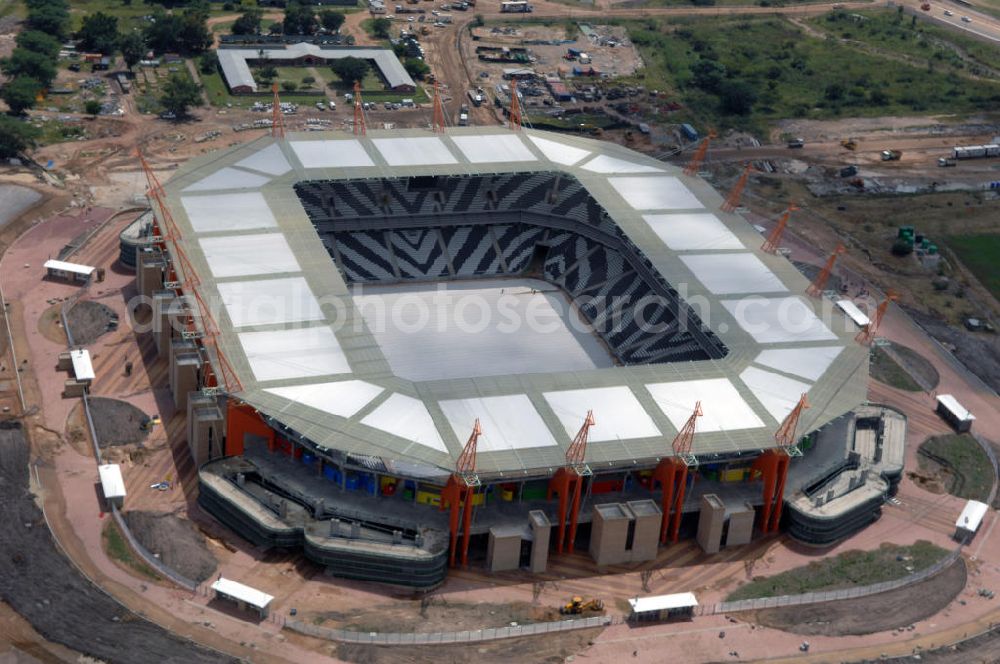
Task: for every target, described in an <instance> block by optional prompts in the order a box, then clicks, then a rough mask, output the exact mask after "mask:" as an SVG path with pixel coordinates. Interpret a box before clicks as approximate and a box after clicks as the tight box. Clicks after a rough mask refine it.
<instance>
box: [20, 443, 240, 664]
mask: <svg viewBox="0 0 1000 664" xmlns="http://www.w3.org/2000/svg"><path fill="white" fill-rule="evenodd" d="M6 426H8V427H9V426H10V425H9V424H8V425H6ZM0 520H2V522H3V523H4V526H5V527H4V536H3V537H2V538H0V596H2V598H3V600H4V601H6V602H8V603H9V604H10V605H11V606H12V607H13V608H14V609H15V610H16V611H17V612H18V613H20V614H21V615H22V616H24V617H25V618H26V619H27V620H28V622H30V623H31V625H32V626H33V627H34V628H35V629H36V630H37V631H38V632H39V633H40V634H41V635H42V636H44V637H45V638H47V639H49V640H51V641H54V642H56V643H61V644H63V645H65V646H67V647H70V648H73V649H74V650H78V651H80V652H82V653H86V654H88V655H90V656H92V657H97V658H100V659H102V660H105V661H107V662H135V661H137V659H141V660H142V661H149V662H176V663H177V664H186V663H188V662H206V663H209V662H224V661H232V662H236V661H237V660H235V659H228V658H226V657H223V656H221V655H220V654H219V653H216V652H214V651H211V650H208V649H206V648H203V647H200V646H197V645H195V644H193V643H191V642H189V641H186V640H184V639H181V638H179V637H176V636H174V635H172V634H170V633H169V632H167V631H165V630H163V629H162V628H160V627H158V626H157V625H154V624H153V623H151V622H149V621H147V620H145V619H143V618H141V617H139V616H138V615H136V614H135V613H132V612H131V611H129V610H128V609H126V608H124V607H123V606H122V605H120V604H118V602H116V601H115V600H113V599H112V598H111V597H110V596H108V595H106V594H105V593H104V592H102V591H101V590H99V589H98V588H96V587H95V586H93V585H92V584H91V583H90V582H89V581H88V580H87V579H85V578H84V577H83V576H81V575H80V573H79V572H78V571H77V570H76V569H75V568H73V566H72V565H71V564H70V562H69V561H68V560H66V558H65V557H63V555H62V553H60V552H59V551H58V550H57V548H56V546H55V543H54V542H53V540H52V535H51V533H50V532H49V529H48V527H47V526H46V523H45V519H44V517H43V515H42V512H41V510H40V509H39V508H38V505H37V504H36V503H35V500H34V497H33V496H32V494H31V492H30V489H29V486H28V444H27V441H26V440H25V438H24V434H23V432H22V431H21V429H20V428H2V429H0ZM140 653H141V656H140Z"/></svg>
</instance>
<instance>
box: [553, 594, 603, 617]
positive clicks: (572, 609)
mask: <svg viewBox="0 0 1000 664" xmlns="http://www.w3.org/2000/svg"><path fill="white" fill-rule="evenodd" d="M603 610H604V600H603V599H596V598H595V599H588V600H586V601H584V599H583V598H582V597H580V596H576V597H574V598H573V599H571V600H570V601H569V602H567V603H566V604H564V605H562V606H560V607H559V613H561V614H562V615H564V616H576V615H580V614H581V613H587V612H588V611H603Z"/></svg>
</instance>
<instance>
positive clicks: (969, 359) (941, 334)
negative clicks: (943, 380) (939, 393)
mask: <svg viewBox="0 0 1000 664" xmlns="http://www.w3.org/2000/svg"><path fill="white" fill-rule="evenodd" d="M906 311H907V313H908V314H910V316H911V317H912V318H913V320H915V321H916V322H917V324H918V325H920V327H922V328H924V330H925V331H926V332H927V333H928V334H929V335H931V336H932V337H934V338H935V339H936V340H938V341H939V342H941V344H943V345H944V346H945V348H947V349H949V350H950V351H951V352H952V353H953V354H954V355H955V357H957V358H958V360H959V362H961V363H962V364H964V365H965V366H966V367H968V369H969V371H971V372H972V373H974V374H976V375H977V376H979V378H980V379H982V381H983V382H985V383H986V384H987V385H989V386H990V388H992V389H993V390H995V391H1000V338H997V335H987V334H973V333H972V332H967V331H966V330H964V329H962V328H959V327H954V326H952V325H948V324H947V323H945V322H942V321H941V320H939V319H937V318H934V317H932V316H928V315H927V314H924V313H921V312H919V311H916V310H913V309H910V308H907V309H906Z"/></svg>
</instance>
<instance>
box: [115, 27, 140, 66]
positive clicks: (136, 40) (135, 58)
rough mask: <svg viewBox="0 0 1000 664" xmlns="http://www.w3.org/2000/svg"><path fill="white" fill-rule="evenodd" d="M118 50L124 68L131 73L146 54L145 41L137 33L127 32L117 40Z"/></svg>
mask: <svg viewBox="0 0 1000 664" xmlns="http://www.w3.org/2000/svg"><path fill="white" fill-rule="evenodd" d="M118 48H120V49H121V52H122V59H124V60H125V66H126V67H128V68H129V71H131V70H132V67H135V66H136V65H137V64H138V63H139V61H140V60H142V56H144V55H145V54H146V40H145V39H143V37H142V34H141V33H139V32H128V33H126V34H123V35H121V36H120V37H119V38H118Z"/></svg>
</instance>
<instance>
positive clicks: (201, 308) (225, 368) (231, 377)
mask: <svg viewBox="0 0 1000 664" xmlns="http://www.w3.org/2000/svg"><path fill="white" fill-rule="evenodd" d="M136 156H137V157H138V158H139V164H140V165H141V166H142V170H143V173H145V175H146V180H147V182H148V183H149V190H148V192H147V193H148V195H149V196H150V198H152V199H153V202H154V203H155V205H154V206H153V209H154V212H156V211H157V209H158V210H159V219H157V215H156V214H154V216H153V232H154V235H155V236H156V237H158V238H159V239H158V241H157V246H158V247H159V249H160V250H161V251H168V247H167V241H168V240H169V241H171V242H172V243H173V248H172V250H171V251H172V252H173V254H174V256H175V258H176V261H177V263H179V264H180V268H181V269H180V272H178V271H177V269H176V267H175V263H174V262H173V261H171V262H170V265H169V268H168V273H167V280H166V283H165V284H164V287H167V288H172V289H173V290H174V291H175V292H176V293H177V295H178V297H182V296H183V295H185V291H184V290H183V289H182V286H181V277H182V276H183V277H184V278H185V279H186V280H187V283H186V284H185V286H186V288H187V292H186V294H187V295H189V296H191V297H193V298H194V300H195V304H196V307H197V309H198V314H199V315H200V317H201V320H202V330H201V331H200V332H199V330H198V328H197V326H196V324H195V319H194V313H188V315H187V320H186V321H185V328H186V329H185V331H184V334H186V335H188V336H189V337H190V338H194V339H197V338H199V337H201V340H202V345H203V346H204V347H205V348H206V350H208V349H211V350H214V352H215V356H216V358H217V359H218V363H219V370H220V373H221V374H222V376H221V378H222V381H221V382H222V384H221V385H220V381H219V376H217V375H216V373H215V370H214V367H213V366H212V363H211V362H209V363H208V364H207V365H206V373H205V377H204V384H205V386H206V387H224V388H225V389H226V391H227V392H229V393H233V392H241V391H243V385H242V383H240V380H239V378H237V376H236V372H235V371H234V370H233V367H232V365H231V364H230V363H229V360H228V359H227V358H226V356H225V354H224V353H223V352H222V349H221V348H219V346H218V343H217V340H216V337H217V336H218V334H219V327H218V325H217V324H216V322H215V319H214V318H212V314H211V309H210V308H209V307H208V305H207V304H206V303H205V301H204V300H203V299H202V297H201V294H200V293H199V292H198V285H199V283H200V281H199V279H198V273H197V272H195V270H194V268H193V267H192V266H191V261H190V260H188V257H187V253H186V252H185V251H184V247H183V246H182V245H181V233H180V230H179V229H178V227H177V224H176V222H175V221H174V218H173V216H172V215H171V214H170V209H169V208H168V207H167V205H166V202H165V201H164V199H163V185H162V184H160V181H159V179H158V178H157V177H156V173H154V172H153V169H152V167H150V165H149V162H147V161H146V158H145V157H143V155H142V152H141V151H140V150H139V149H138V148H137V149H136ZM202 334H203V335H204V336H202Z"/></svg>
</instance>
